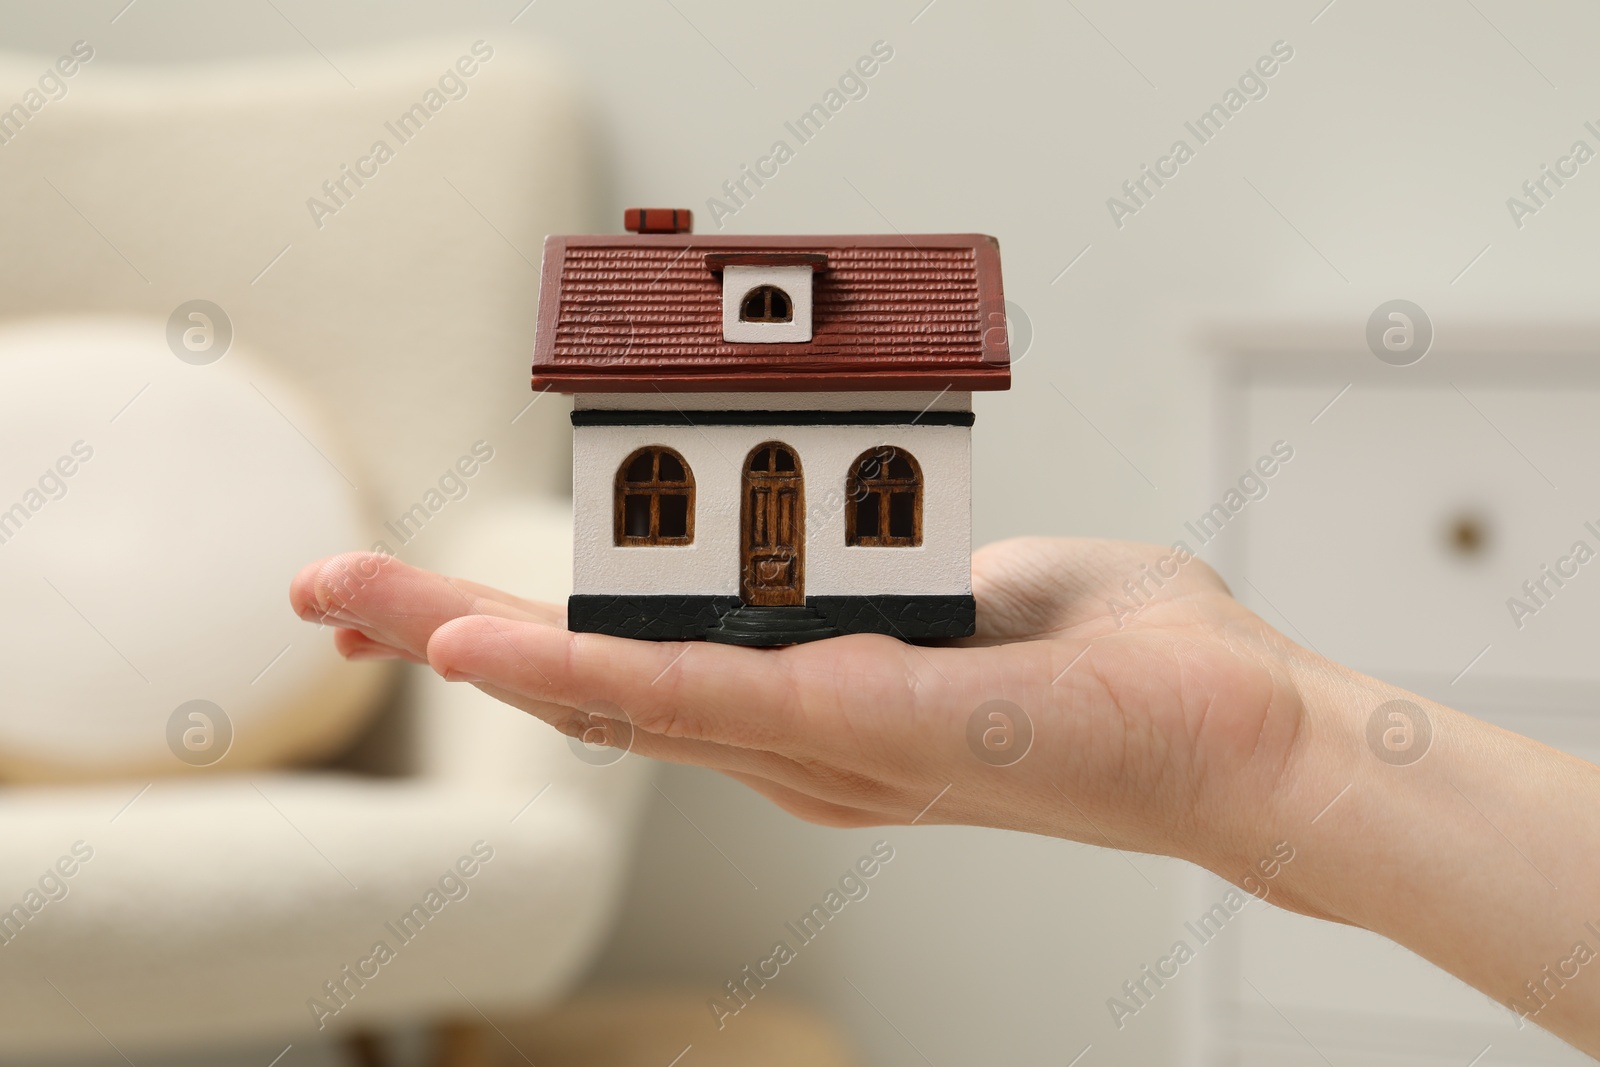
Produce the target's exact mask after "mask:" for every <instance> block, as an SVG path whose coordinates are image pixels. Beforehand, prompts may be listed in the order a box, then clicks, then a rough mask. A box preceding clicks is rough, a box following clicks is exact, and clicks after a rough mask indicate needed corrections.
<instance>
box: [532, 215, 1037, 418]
mask: <svg viewBox="0 0 1600 1067" xmlns="http://www.w3.org/2000/svg"><path fill="white" fill-rule="evenodd" d="M759 252H772V253H782V254H784V255H785V256H786V257H788V258H793V254H794V253H820V254H821V255H823V256H826V257H827V263H826V267H825V268H824V269H820V270H818V272H817V273H816V274H815V275H814V278H815V281H814V289H813V293H812V339H811V340H810V341H809V342H805V343H786V344H743V343H730V342H727V341H724V340H723V339H722V275H721V274H720V273H718V272H716V271H715V270H714V269H713V268H714V267H715V266H716V265H717V264H718V263H720V262H726V257H728V256H729V255H738V256H740V257H741V258H743V257H744V256H746V255H749V254H751V253H759ZM708 256H711V257H713V258H712V260H711V261H710V262H708V259H707V257H708ZM1010 385H1011V368H1010V351H1009V348H1008V346H1007V343H1006V331H1005V296H1004V293H1003V291H1002V289H1001V285H1000V245H999V242H997V241H996V240H995V239H994V238H993V237H986V236H983V235H982V234H931V235H928V234H912V235H910V236H901V235H898V234H896V235H893V236H860V235H852V236H819V237H808V236H806V237H793V236H790V237H750V236H737V237H736V236H729V237H714V236H710V235H696V234H660V235H640V234H623V235H620V236H593V237H581V236H580V237H567V236H552V237H550V238H548V239H547V240H546V241H545V246H544V272H543V277H542V279H541V282H540V292H539V321H538V328H537V330H536V333H535V336H534V356H533V387H534V388H535V389H537V390H544V389H554V390H556V391H558V392H564V393H575V392H653V391H656V390H661V391H664V392H714V391H726V390H741V391H751V392H760V391H782V392H793V391H801V390H804V391H823V390H856V389H916V390H929V389H931V390H939V389H944V388H951V389H956V390H968V389H1006V388H1009V387H1010Z"/></svg>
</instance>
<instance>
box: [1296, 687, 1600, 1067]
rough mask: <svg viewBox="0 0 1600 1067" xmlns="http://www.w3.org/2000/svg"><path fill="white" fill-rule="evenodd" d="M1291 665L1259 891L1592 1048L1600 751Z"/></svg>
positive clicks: (1598, 1021)
mask: <svg viewBox="0 0 1600 1067" xmlns="http://www.w3.org/2000/svg"><path fill="white" fill-rule="evenodd" d="M1297 673H1298V677H1299V678H1300V685H1299V688H1300V689H1301V691H1302V693H1303V695H1304V697H1305V699H1306V701H1307V704H1308V714H1307V716H1306V728H1305V730H1306V732H1305V736H1304V738H1303V742H1304V743H1303V744H1302V745H1300V746H1299V753H1298V754H1297V757H1296V759H1295V763H1294V766H1293V767H1292V768H1291V772H1290V774H1289V775H1288V776H1287V778H1286V781H1285V787H1284V789H1283V791H1282V795H1281V797H1279V798H1278V801H1277V802H1276V804H1275V806H1274V813H1275V816H1276V818H1275V819H1274V821H1275V822H1277V823H1279V824H1281V825H1280V827H1279V828H1278V829H1276V830H1275V831H1274V832H1275V833H1276V834H1277V835H1278V836H1280V837H1284V838H1287V839H1289V840H1290V841H1291V842H1292V843H1293V844H1294V846H1295V850H1296V858H1295V862H1294V863H1293V864H1292V865H1289V866H1286V867H1285V868H1284V873H1283V877H1282V878H1281V879H1280V882H1279V884H1278V885H1277V886H1275V890H1274V894H1275V895H1274V900H1275V901H1276V902H1281V903H1285V904H1287V905H1288V906H1290V907H1292V908H1294V909H1295V910H1299V911H1304V912H1306V913H1308V914H1312V915H1318V916H1321V917H1323V918H1329V919H1334V920H1337V921H1342V922H1346V923H1350V924H1352V925H1355V926H1360V927H1364V928H1366V929H1369V930H1372V931H1374V932H1376V933H1380V934H1383V935H1384V936H1386V937H1388V938H1390V939H1392V940H1394V941H1396V942H1398V943H1400V944H1402V945H1405V946H1406V947H1408V948H1410V949H1412V950H1413V951H1415V952H1417V953H1418V954H1419V955H1421V956H1424V957H1425V958H1427V959H1429V960H1431V961H1433V962H1434V963H1435V964H1437V965H1439V966H1440V967H1443V968H1444V969H1445V970H1447V971H1449V972H1451V973H1452V974H1454V975H1456V976H1457V977H1459V978H1461V979H1462V980H1464V981H1466V982H1469V983H1471V984H1472V985H1473V986H1475V987H1477V988H1478V989H1480V990H1482V991H1483V992H1484V993H1486V994H1488V995H1489V996H1491V997H1493V998H1494V999H1495V1000H1496V1001H1498V1002H1499V1003H1501V1004H1504V1005H1506V1006H1507V1007H1508V1008H1509V1009H1511V1010H1515V1011H1517V1012H1518V1014H1520V1015H1524V1016H1526V1017H1528V1018H1530V1019H1531V1020H1532V1021H1534V1022H1536V1023H1537V1024H1538V1025H1540V1026H1543V1027H1545V1028H1547V1029H1549V1030H1551V1031H1553V1032H1555V1033H1557V1034H1559V1035H1561V1036H1562V1037H1564V1038H1565V1039H1566V1040H1568V1041H1570V1042H1572V1043H1573V1044H1574V1045H1576V1046H1578V1047H1579V1048H1581V1049H1583V1050H1584V1051H1586V1052H1588V1053H1590V1054H1591V1055H1596V1056H1600V768H1597V767H1595V766H1594V765H1593V764H1589V763H1585V762H1584V761H1582V760H1578V759H1575V758H1573V757H1571V756H1567V755H1565V754H1563V753H1561V752H1558V751H1556V750H1554V749H1551V748H1548V747H1546V746H1544V745H1541V744H1538V743H1537V742H1534V741H1531V740H1529V739H1527V738H1524V737H1519V736H1517V735H1515V734H1511V733H1507V732H1506V731H1503V730H1500V729H1497V728H1495V727H1493V726H1490V725H1488V724H1486V723H1483V722H1480V721H1479V720H1476V719H1473V718H1471V717H1469V716H1466V715H1463V714H1461V713H1459V712H1456V711H1453V710H1451V709H1449V708H1446V707H1444V706H1442V705H1439V704H1436V703H1433V702H1432V701H1428V700H1424V699H1422V698H1420V697H1418V696H1416V695H1414V694H1411V693H1407V692H1405V691H1403V690H1400V689H1396V688H1395V687H1392V686H1388V685H1385V684H1383V683H1380V682H1377V681H1375V680H1373V679H1370V678H1366V677H1363V676H1361V675H1357V674H1355V673H1354V672H1349V671H1345V670H1343V669H1342V668H1337V667H1333V666H1332V665H1327V664H1325V662H1323V661H1311V660H1308V661H1307V662H1306V663H1305V664H1304V665H1303V666H1301V667H1300V668H1298V669H1297ZM1390 701H1405V702H1406V704H1404V705H1389V704H1388V702H1390ZM1386 705H1387V707H1386ZM1384 707H1386V710H1385V711H1383V712H1381V713H1379V714H1378V716H1377V718H1378V723H1377V726H1376V727H1370V725H1369V723H1370V720H1371V719H1372V718H1373V717H1374V712H1375V711H1377V709H1379V708H1384ZM1413 709H1420V715H1421V716H1423V717H1425V721H1423V720H1420V719H1419V720H1418V721H1415V722H1411V721H1408V717H1410V718H1412V719H1416V718H1417V715H1418V711H1416V710H1413ZM1429 730H1431V739H1428V740H1427V741H1426V742H1424V740H1423V736H1424V734H1425V733H1426V732H1427V731H1429ZM1385 735H1387V736H1385ZM1386 742H1387V743H1386ZM1408 742H1409V747H1408ZM1424 743H1425V744H1426V750H1425V751H1423V749H1422V745H1423V744H1424ZM1280 891H1281V892H1282V893H1283V896H1284V899H1282V900H1281V901H1279V899H1278V895H1277V894H1278V893H1279V892H1280Z"/></svg>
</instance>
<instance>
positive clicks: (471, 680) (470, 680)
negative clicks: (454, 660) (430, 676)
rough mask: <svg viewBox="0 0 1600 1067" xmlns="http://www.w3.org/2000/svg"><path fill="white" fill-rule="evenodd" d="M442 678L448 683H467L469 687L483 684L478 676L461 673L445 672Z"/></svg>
mask: <svg viewBox="0 0 1600 1067" xmlns="http://www.w3.org/2000/svg"><path fill="white" fill-rule="evenodd" d="M442 677H443V678H444V680H445V681H447V682H466V683H467V684H468V685H479V684H481V683H482V682H483V679H482V678H479V677H478V676H477V675H474V674H462V673H461V672H459V671H445V672H444V674H443V676H442Z"/></svg>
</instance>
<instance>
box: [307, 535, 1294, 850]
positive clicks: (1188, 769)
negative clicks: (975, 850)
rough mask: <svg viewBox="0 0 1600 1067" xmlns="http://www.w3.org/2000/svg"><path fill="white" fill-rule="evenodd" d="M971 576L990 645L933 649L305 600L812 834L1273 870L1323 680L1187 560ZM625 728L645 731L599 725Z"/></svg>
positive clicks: (388, 583)
mask: <svg viewBox="0 0 1600 1067" xmlns="http://www.w3.org/2000/svg"><path fill="white" fill-rule="evenodd" d="M972 573H973V591H974V595H975V597H976V599H977V602H978V632H977V634H976V635H975V636H974V637H972V638H970V639H967V640H965V641H961V642H955V643H952V644H950V645H947V646H942V647H918V646H913V645H908V644H905V643H902V642H900V641H898V640H895V639H893V638H890V637H884V636H878V635H852V636H846V637H839V638H835V639H831V640H828V641H822V642H814V643H811V644H805V645H797V646H793V647H789V648H783V649H750V648H740V647H733V646H727V645H717V644H710V643H705V642H687V643H684V642H670V643H658V642H645V641H629V640H624V639H620V638H614V637H607V636H603V635H596V634H573V633H569V632H567V631H566V630H565V629H564V628H563V627H564V622H563V614H564V613H563V612H562V611H561V609H559V608H556V607H554V606H551V605H547V604H540V603H536V602H531V601H526V600H522V599H520V598H518V597H515V596H511V595H509V594H506V593H502V592H499V591H497V590H494V589H490V588H488V587H485V586H480V585H476V584H474V583H470V582H465V581H461V580H457V579H448V578H443V577H440V576H438V575H434V574H430V573H427V572H424V571H421V570H418V569H416V568H413V567H410V566H408V565H406V564H404V563H401V562H399V561H398V560H395V559H393V558H389V557H382V556H375V555H371V554H365V553H355V554H350V555H344V556H338V557H333V558H331V559H328V560H324V561H321V562H319V563H316V564H313V565H311V566H309V567H307V568H306V569H305V570H303V571H302V572H301V573H300V574H299V575H298V576H297V577H296V578H295V580H294V583H293V587H292V591H291V597H292V601H293V603H294V607H295V610H296V611H297V612H298V613H299V614H300V615H301V616H302V617H303V618H306V619H308V620H312V621H319V622H328V623H330V624H332V625H334V626H337V627H339V628H340V629H339V631H338V633H337V635H336V643H337V645H338V647H339V649H340V651H341V652H343V653H344V654H345V655H347V656H350V657H352V658H372V657H388V656H400V657H404V658H406V659H410V660H413V661H416V662H426V663H428V664H430V665H431V666H432V667H433V669H434V670H436V671H438V672H439V673H440V674H441V675H443V676H444V677H445V678H447V679H450V680H457V681H466V682H472V683H474V684H477V685H478V686H479V687H480V688H482V689H483V690H484V691H485V692H488V693H490V694H491V695H493V696H495V697H497V698H498V699H500V700H503V701H505V702H506V703H508V704H512V705H514V706H516V707H518V708H521V709H523V710H524V711H528V712H530V713H532V714H534V715H537V716H538V717H539V718H541V719H544V720H545V721H546V722H549V723H550V724H552V725H554V726H555V727H556V728H557V729H559V730H561V731H562V732H564V733H567V734H569V735H574V736H577V735H585V736H588V737H590V738H593V737H595V736H605V737H609V738H612V739H614V740H619V741H621V742H623V743H628V744H630V746H631V749H632V750H633V751H635V752H637V753H640V754H642V755H645V756H651V757H654V758H658V759H664V760H670V761H673V762H678V763H693V764H700V765H703V766H707V767H711V768H714V769H716V770H718V771H721V772H723V773H725V774H728V775H730V776H731V777H733V778H736V779H738V780H739V781H741V782H744V783H745V784H747V785H749V786H751V787H752V788H754V789H756V790H757V791H758V792H760V793H762V794H764V795H765V796H767V797H769V798H770V799H772V800H773V801H775V802H776V803H778V804H779V805H781V806H782V807H784V808H786V809H788V810H789V811H791V812H793V813H794V814H796V815H799V816H800V817H802V818H805V819H808V820H811V821H814V822H819V823H825V824H829V825H835V826H862V825H875V824H882V823H906V822H924V823H927V822H944V823H971V824H981V825H988V826H996V827H1003V828H1007V829H1015V830H1025V831H1031V832H1035V833H1043V834H1052V835H1056V836H1060V837H1066V838H1072V839H1075V840H1079V841H1086V842H1091V843H1094V844H1101V845H1113V846H1115V847H1117V848H1124V849H1134V850H1139V851H1145V852H1156V853H1166V854H1171V855H1178V856H1182V857H1185V858H1188V859H1191V860H1194V861H1195V862H1199V863H1202V864H1204V865H1206V866H1208V867H1211V868H1212V869H1213V870H1216V871H1218V873H1221V874H1223V875H1224V876H1225V877H1230V878H1234V879H1235V880H1237V879H1238V878H1240V877H1241V875H1242V874H1243V873H1244V872H1245V871H1246V870H1247V869H1248V867H1249V864H1250V862H1251V860H1253V859H1257V858H1259V856H1260V855H1264V854H1266V850H1267V849H1268V848H1269V847H1270V846H1267V845H1265V844H1264V843H1263V838H1262V834H1264V833H1266V832H1267V831H1266V830H1264V829H1262V828H1261V827H1262V824H1263V822H1264V820H1263V819H1262V813H1263V811H1264V810H1266V809H1269V808H1270V807H1271V806H1272V805H1273V803H1274V802H1275V800H1276V798H1277V794H1276V790H1277V788H1278V786H1279V783H1280V782H1281V781H1282V779H1283V777H1284V775H1285V773H1286V770H1287V768H1288V767H1289V765H1290V764H1291V762H1292V761H1294V760H1295V758H1296V754H1297V752H1296V749H1297V745H1296V742H1297V739H1298V738H1300V737H1301V736H1302V728H1303V725H1304V722H1303V720H1304V717H1305V715H1306V708H1305V705H1304V703H1303V701H1302V699H1301V692H1300V689H1299V686H1298V681H1297V679H1298V678H1299V677H1301V676H1302V675H1303V673H1304V672H1305V671H1306V670H1308V669H1309V670H1312V671H1314V670H1315V669H1317V660H1316V657H1313V656H1311V654H1309V653H1306V652H1305V651H1304V650H1302V649H1300V648H1299V647H1298V646H1296V645H1294V644H1293V643H1292V642H1290V641H1288V640H1287V639H1286V638H1284V637H1283V636H1282V635H1280V634H1278V633H1277V631H1275V630H1273V629H1272V628H1271V627H1269V626H1267V625H1266V624H1265V623H1263V622H1262V621H1261V620H1260V619H1259V618H1257V617H1256V616H1255V615H1254V614H1252V613H1251V612H1250V611H1248V610H1246V609H1245V608H1244V607H1242V606H1241V605H1240V604H1238V603H1237V602H1236V601H1235V600H1234V599H1233V598H1232V597H1231V596H1230V595H1229V593H1228V590H1227V587H1226V586H1225V585H1224V584H1223V582H1222V581H1221V579H1219V578H1218V577H1217V576H1216V574H1215V573H1214V572H1213V571H1212V570H1211V569H1210V568H1209V567H1207V566H1206V565H1205V564H1204V563H1202V562H1200V561H1198V560H1196V559H1194V558H1193V557H1189V556H1188V555H1187V554H1186V553H1184V554H1175V553H1174V551H1172V550H1166V549H1160V548H1155V547H1150V546H1142V545H1131V544H1124V543H1118V542H1108V541H1090V540H1064V539H1045V538H1035V539H1024V540H1014V541H1007V542H1004V543H1001V544H998V545H994V546H991V547H989V548H986V549H983V550H981V551H980V552H978V553H977V554H976V555H975V556H974V558H973V565H972ZM1125 583H1131V587H1130V586H1128V585H1126V584H1125ZM1141 587H1142V588H1141ZM1130 589H1131V592H1130ZM994 701H1004V702H1008V704H1009V706H1008V705H1007V704H999V705H993V704H991V702H994ZM985 705H989V707H988V708H987V709H986V710H985V712H983V713H980V712H979V709H980V708H983V707H984V706H985ZM1018 709H1020V710H1018ZM994 710H998V711H999V713H1000V714H1001V715H1002V718H1000V719H995V720H993V721H992V722H991V720H990V719H989V718H988V715H987V712H988V711H994ZM618 714H620V715H622V716H624V717H625V718H626V720H627V722H628V723H629V724H631V733H630V731H629V730H628V729H627V727H617V726H613V725H611V724H609V723H608V722H606V721H604V720H605V719H606V718H607V717H615V716H617V715H618ZM975 715H976V717H977V718H978V720H979V721H978V724H977V726H976V728H972V729H969V724H970V722H971V720H973V719H974V717H975ZM991 726H992V727H995V728H997V729H999V730H1001V731H1005V730H1007V729H1009V730H1012V731H1015V733H1014V734H1013V737H1012V740H1013V743H1014V744H1015V750H1014V751H1012V752H1011V753H1009V754H1006V755H1004V756H1001V757H996V756H994V755H993V754H992V753H990V752H988V751H986V750H985V749H984V748H983V746H982V744H981V742H980V743H977V744H974V742H973V741H972V740H970V739H971V738H973V737H974V736H981V735H983V732H984V731H985V730H987V729H989V728H990V727H991ZM1030 730H1031V744H1027V740H1026V739H1027V735H1028V734H1029V733H1030ZM1019 754H1020V758H1019V759H1018V758H1016V756H1017V755H1019ZM985 757H989V758H987V759H986V758H985ZM1012 759H1015V762H1012V763H1010V765H1008V766H997V765H995V764H996V763H997V762H1008V761H1010V760H1012Z"/></svg>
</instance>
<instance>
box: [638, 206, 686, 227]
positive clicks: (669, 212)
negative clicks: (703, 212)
mask: <svg viewBox="0 0 1600 1067" xmlns="http://www.w3.org/2000/svg"><path fill="white" fill-rule="evenodd" d="M622 227H623V229H625V230H627V231H628V232H629V233H692V232H693V231H694V213H693V212H691V211H690V210H689V209H688V208H686V207H630V208H628V209H627V210H626V211H624V212H623V213H622Z"/></svg>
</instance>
